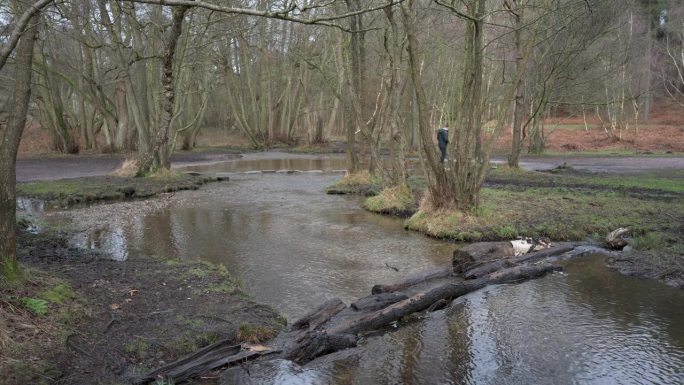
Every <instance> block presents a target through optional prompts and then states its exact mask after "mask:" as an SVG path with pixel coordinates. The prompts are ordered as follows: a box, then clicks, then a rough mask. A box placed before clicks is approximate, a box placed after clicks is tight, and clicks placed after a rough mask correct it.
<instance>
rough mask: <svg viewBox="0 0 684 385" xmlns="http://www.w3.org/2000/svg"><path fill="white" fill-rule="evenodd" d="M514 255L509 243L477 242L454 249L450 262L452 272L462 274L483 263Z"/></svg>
mask: <svg viewBox="0 0 684 385" xmlns="http://www.w3.org/2000/svg"><path fill="white" fill-rule="evenodd" d="M514 255H515V249H514V248H513V245H512V244H511V243H510V242H478V243H472V244H470V245H466V246H463V247H461V248H459V249H456V251H454V256H453V260H452V262H453V266H454V272H455V273H463V272H465V271H467V270H470V269H472V268H474V267H477V266H480V265H482V264H484V263H489V262H493V261H496V260H500V259H504V258H510V257H513V256H514Z"/></svg>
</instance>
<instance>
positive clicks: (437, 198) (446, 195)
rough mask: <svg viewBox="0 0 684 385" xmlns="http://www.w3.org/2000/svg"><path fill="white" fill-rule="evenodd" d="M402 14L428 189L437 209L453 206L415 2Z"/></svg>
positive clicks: (405, 6)
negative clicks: (435, 133) (436, 138)
mask: <svg viewBox="0 0 684 385" xmlns="http://www.w3.org/2000/svg"><path fill="white" fill-rule="evenodd" d="M402 13H403V16H404V27H405V29H406V37H407V46H406V47H407V51H408V58H409V71H410V73H411V82H412V84H413V91H414V93H415V102H416V107H417V112H418V130H419V133H420V139H421V144H422V146H423V153H424V154H425V155H426V160H425V161H426V162H427V168H428V170H429V171H428V189H429V194H430V199H431V202H432V205H433V206H434V207H435V208H440V207H451V206H452V205H453V202H454V198H455V195H454V193H455V192H454V189H453V186H452V185H451V184H450V183H449V180H448V178H447V174H446V172H445V170H444V167H442V165H441V164H440V163H439V160H438V159H437V152H436V150H435V148H434V146H433V141H432V130H431V129H430V121H429V117H428V102H427V96H426V94H425V88H424V87H423V84H422V82H421V77H420V70H419V66H420V64H419V59H418V53H417V49H418V40H417V38H416V31H415V18H416V16H415V12H414V10H413V1H411V0H410V1H409V2H408V3H404V5H403V6H402Z"/></svg>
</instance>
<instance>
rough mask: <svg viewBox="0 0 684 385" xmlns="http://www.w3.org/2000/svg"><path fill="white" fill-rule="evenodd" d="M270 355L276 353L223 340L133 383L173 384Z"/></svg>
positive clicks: (263, 348)
mask: <svg viewBox="0 0 684 385" xmlns="http://www.w3.org/2000/svg"><path fill="white" fill-rule="evenodd" d="M272 353H276V351H273V350H270V349H268V348H265V347H258V348H256V349H253V347H252V346H251V345H244V346H243V345H233V344H232V341H230V340H223V341H219V342H216V343H214V344H211V345H208V346H206V347H204V348H202V349H200V350H198V351H196V352H194V353H191V354H189V355H187V356H185V357H183V358H181V359H179V360H177V361H174V362H172V363H170V364H168V365H164V366H162V367H161V368H158V369H155V370H153V371H151V372H149V373H147V374H146V375H144V376H142V377H140V378H138V379H136V380H135V381H133V383H134V384H147V383H148V382H151V381H156V380H158V379H160V378H163V379H166V380H171V381H172V382H171V383H174V384H175V383H178V382H182V381H185V380H188V379H190V378H192V377H195V376H199V375H200V374H202V373H206V372H209V371H211V370H214V369H217V368H220V367H222V366H226V365H234V364H238V363H243V362H245V361H248V360H253V359H256V358H258V357H261V356H263V355H266V354H272Z"/></svg>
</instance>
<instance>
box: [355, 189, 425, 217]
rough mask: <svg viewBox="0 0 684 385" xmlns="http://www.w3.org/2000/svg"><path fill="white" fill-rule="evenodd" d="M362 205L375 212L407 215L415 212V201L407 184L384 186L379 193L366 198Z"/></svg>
mask: <svg viewBox="0 0 684 385" xmlns="http://www.w3.org/2000/svg"><path fill="white" fill-rule="evenodd" d="M363 207H364V208H365V209H366V210H368V211H372V212H376V213H382V214H389V215H398V216H408V215H410V214H412V213H413V212H415V210H416V202H415V198H414V196H413V192H412V191H411V189H410V188H409V187H408V186H395V187H390V188H386V189H384V190H382V191H381V192H380V194H378V195H376V196H373V197H370V198H368V199H366V201H365V202H364V203H363Z"/></svg>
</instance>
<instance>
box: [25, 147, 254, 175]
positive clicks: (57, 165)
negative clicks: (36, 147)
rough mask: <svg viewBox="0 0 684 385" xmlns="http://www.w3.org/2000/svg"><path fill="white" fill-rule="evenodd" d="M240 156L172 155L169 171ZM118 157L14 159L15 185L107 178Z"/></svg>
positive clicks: (215, 152) (224, 152)
mask: <svg viewBox="0 0 684 385" xmlns="http://www.w3.org/2000/svg"><path fill="white" fill-rule="evenodd" d="M240 157H241V155H240V153H239V152H238V151H236V150H231V149H208V150H206V151H181V152H176V153H174V154H173V156H172V158H171V166H172V167H174V168H175V167H183V166H186V165H188V164H197V163H213V162H223V161H227V160H232V159H239V158H240ZM124 158H125V156H124V155H121V154H103V155H44V156H27V157H21V158H19V159H17V181H19V182H28V181H35V180H57V179H65V178H82V177H91V176H100V175H107V174H109V173H111V172H112V171H114V170H115V169H116V168H118V167H119V166H120V165H121V164H122V162H123V161H124Z"/></svg>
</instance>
